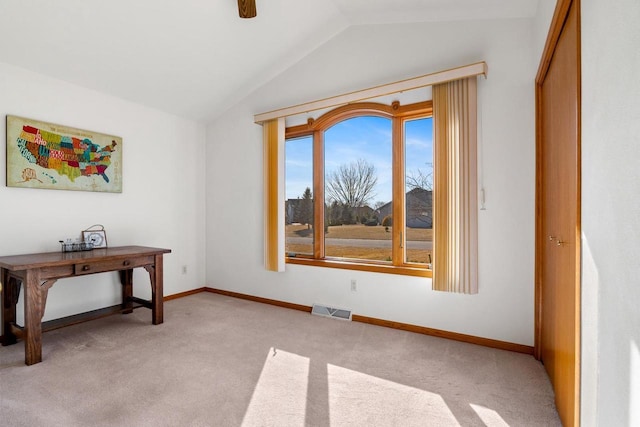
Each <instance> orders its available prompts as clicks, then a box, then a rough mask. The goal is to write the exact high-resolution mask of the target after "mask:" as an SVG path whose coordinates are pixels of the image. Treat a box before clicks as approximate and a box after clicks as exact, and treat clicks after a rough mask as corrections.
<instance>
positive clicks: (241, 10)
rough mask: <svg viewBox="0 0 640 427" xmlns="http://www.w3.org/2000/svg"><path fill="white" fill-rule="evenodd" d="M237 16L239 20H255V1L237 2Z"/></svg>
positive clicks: (240, 0) (241, 0)
mask: <svg viewBox="0 0 640 427" xmlns="http://www.w3.org/2000/svg"><path fill="white" fill-rule="evenodd" d="M238 14H239V15H240V18H255V16H256V15H257V12H256V0H238Z"/></svg>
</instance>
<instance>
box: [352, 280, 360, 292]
mask: <svg viewBox="0 0 640 427" xmlns="http://www.w3.org/2000/svg"><path fill="white" fill-rule="evenodd" d="M357 290H358V285H357V282H356V280H355V279H351V292H356V291H357Z"/></svg>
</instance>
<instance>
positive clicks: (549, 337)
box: [536, 1, 580, 426]
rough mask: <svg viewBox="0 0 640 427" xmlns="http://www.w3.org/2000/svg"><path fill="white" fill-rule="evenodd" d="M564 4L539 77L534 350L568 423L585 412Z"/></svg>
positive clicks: (573, 31)
mask: <svg viewBox="0 0 640 427" xmlns="http://www.w3.org/2000/svg"><path fill="white" fill-rule="evenodd" d="M560 3H565V4H567V6H568V7H567V8H566V9H565V18H566V19H564V20H562V21H561V22H560V23H559V24H560V25H562V26H561V30H560V32H559V34H558V35H557V43H556V44H555V49H554V50H553V53H552V56H551V59H550V62H549V63H548V69H547V70H546V73H543V74H542V79H540V74H539V79H538V82H537V83H538V87H537V107H538V111H537V121H538V124H537V126H538V127H537V129H538V152H537V156H538V171H537V173H538V180H537V212H536V215H537V232H536V276H537V280H536V281H537V283H536V284H537V301H536V304H537V319H536V320H537V322H536V323H537V330H536V355H537V356H538V357H539V358H540V359H541V360H542V363H544V366H545V369H546V370H547V372H548V374H549V377H550V379H551V383H552V384H553V388H554V391H555V395H556V406H557V408H558V413H559V415H560V418H561V419H562V422H563V424H564V425H565V426H574V425H579V414H580V407H579V401H580V399H579V397H580V363H579V361H580V178H579V176H580V31H579V10H580V9H579V2H578V1H572V2H560ZM559 7H561V5H560V6H559ZM556 13H558V10H557V11H556ZM554 21H555V17H554ZM552 31H553V28H552Z"/></svg>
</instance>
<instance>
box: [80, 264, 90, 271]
mask: <svg viewBox="0 0 640 427" xmlns="http://www.w3.org/2000/svg"><path fill="white" fill-rule="evenodd" d="M90 269H91V267H90V266H88V265H83V266H82V271H89V270H90Z"/></svg>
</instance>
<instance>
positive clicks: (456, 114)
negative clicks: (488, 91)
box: [254, 62, 487, 294]
mask: <svg viewBox="0 0 640 427" xmlns="http://www.w3.org/2000/svg"><path fill="white" fill-rule="evenodd" d="M486 74H487V66H486V64H485V63H484V62H479V63H476V64H471V65H468V66H464V67H458V68H454V69H451V70H446V71H442V72H439V73H433V74H428V75H424V76H421V77H416V78H413V79H407V80H402V81H398V82H395V83H390V84H387V85H382V86H377V87H375V88H369V89H365V90H362V91H356V92H351V93H348V94H343V95H338V96H335V97H331V98H325V99H323V100H319V101H312V102H307V103H304V104H299V105H296V106H293V107H286V108H281V109H278V110H273V111H270V112H266V113H261V114H257V115H255V116H254V120H255V122H256V123H259V124H261V125H262V127H263V143H264V146H263V149H264V197H265V198H264V202H265V209H264V213H265V217H264V220H265V236H264V243H265V251H264V254H265V268H266V269H267V270H269V271H278V272H282V271H285V260H286V262H289V263H298V264H309V265H318V266H330V267H338V268H347V269H355V270H367V271H377V272H386V273H398V274H409V275H416V276H423V277H432V278H433V280H432V281H431V283H432V287H433V290H438V291H446V292H459V293H468V294H474V293H477V292H478V212H477V211H478V200H477V198H478V194H477V193H478V182H477V146H476V143H477V79H476V77H477V76H479V75H485V76H486ZM427 86H430V87H431V90H432V100H433V101H432V102H431V101H430V102H424V103H418V104H413V105H407V106H400V105H399V103H398V102H394V103H393V104H391V105H382V104H376V103H359V104H354V103H355V102H358V101H359V100H362V99H371V98H374V97H376V96H378V97H385V96H386V95H388V94H396V93H400V92H402V93H406V92H405V91H407V90H412V89H419V88H423V87H427ZM337 105H342V107H339V108H336V109H335V110H333V111H331V112H329V113H327V114H325V115H323V116H321V117H320V118H318V119H317V120H315V121H314V120H313V119H309V120H308V122H307V124H306V125H300V126H291V127H289V128H288V129H285V117H293V116H296V115H299V114H304V113H305V112H309V111H317V110H322V109H325V108H330V107H334V106H337ZM367 117H373V118H386V119H387V121H386V123H388V121H389V120H390V121H391V135H390V140H391V143H390V144H391V175H392V180H391V194H392V196H391V200H390V202H386V203H385V202H384V201H383V200H380V202H381V204H378V205H376V204H375V202H374V206H373V208H372V207H371V206H368V207H369V208H370V209H373V210H374V211H375V213H376V214H378V218H377V221H379V222H380V225H382V226H383V227H387V228H386V229H385V233H390V238H386V239H383V238H373V236H369V238H368V239H367V238H366V236H364V235H363V234H361V235H359V236H356V237H355V238H354V237H353V235H351V236H350V237H348V238H345V236H344V235H343V236H342V237H338V236H337V235H333V238H334V240H330V239H328V238H327V237H326V235H327V234H328V233H329V227H330V226H331V221H332V219H333V220H338V221H342V222H343V225H344V221H345V220H347V221H355V218H356V217H357V218H358V219H359V221H360V224H362V217H363V216H364V217H365V224H366V223H367V222H368V221H369V220H371V215H370V214H371V212H370V211H368V210H367V209H364V210H363V209H361V208H363V206H364V202H363V200H368V201H369V202H370V201H371V200H370V199H371V198H367V197H360V198H358V197H355V196H354V198H353V199H351V200H352V201H351V202H350V201H349V200H350V199H348V198H346V199H340V198H338V197H336V196H335V194H334V193H333V192H334V191H335V190H336V187H335V186H331V184H330V180H331V179H332V178H333V177H334V176H335V174H334V173H333V172H332V171H331V170H330V168H331V164H330V163H327V162H326V158H325V157H326V151H327V146H329V147H330V146H331V140H332V136H331V133H332V131H331V128H332V127H333V126H336V125H338V124H340V123H341V122H346V123H345V125H346V124H356V122H357V121H358V120H354V121H352V122H347V121H348V120H350V119H352V118H365V119H366V118H367ZM421 127H422V128H424V129H431V132H432V133H433V143H432V147H431V148H429V147H428V144H424V143H423V144H420V141H417V140H415V138H414V137H415V135H421V133H420V131H419V129H420V128H421ZM336 129H339V128H336ZM382 133H384V132H382ZM387 133H388V131H387ZM334 137H335V135H334ZM285 138H286V140H288V141H289V142H288V143H286V142H285ZM294 141H298V142H299V143H300V144H303V142H302V141H306V143H307V144H310V145H311V148H310V149H309V148H308V146H307V148H306V152H307V153H309V151H311V155H310V156H309V155H308V154H307V158H306V160H303V161H302V162H301V163H302V164H304V163H305V161H306V163H307V164H308V163H309V162H311V163H312V168H311V176H312V178H311V181H310V182H311V186H312V187H311V186H307V187H305V188H304V192H303V193H302V195H301V196H300V195H296V197H295V198H296V199H299V200H300V202H291V203H289V205H291V206H292V207H291V210H290V212H291V215H290V216H289V218H288V219H286V218H285V209H286V208H287V207H289V205H287V203H286V201H285V200H286V199H285V172H284V169H285V167H284V166H285V144H287V145H289V146H290V147H292V143H294ZM327 141H329V142H327ZM356 142H357V141H352V143H351V144H352V148H354V147H357V144H356ZM385 144H386V145H388V143H384V142H382V143H380V144H379V146H380V147H384V146H385ZM344 145H345V146H349V144H348V143H347V144H344ZM414 145H415V147H413V146H414ZM420 145H422V147H420ZM338 146H343V144H339V145H338ZM414 149H417V150H423V152H424V156H423V155H422V154H421V153H420V151H418V154H414V151H413V150H414ZM302 151H304V150H302ZM289 152H290V153H292V152H293V151H292V150H289ZM360 152H362V153H366V155H367V158H363V159H360V158H358V159H357V160H353V159H350V158H348V157H346V156H344V157H340V156H339V155H337V156H334V157H331V156H332V155H333V154H332V153H330V155H329V159H331V158H334V159H338V160H345V161H346V165H347V166H346V169H345V170H346V171H347V172H348V171H349V170H351V169H353V170H356V171H357V170H364V171H366V170H368V166H367V162H368V161H371V160H370V159H369V157H370V156H372V155H373V152H372V151H371V150H368V149H363V150H360ZM429 152H432V155H431V156H430V155H429ZM356 154H357V150H356ZM414 156H415V157H414ZM309 157H310V159H311V160H309ZM416 158H417V159H418V161H419V164H418V166H415V165H412V161H414V160H416ZM368 159H369V160H368ZM425 159H426V161H425ZM297 160H298V159H295V158H293V157H290V158H289V163H290V164H293V163H294V162H295V161H297ZM429 160H431V161H429ZM423 161H425V163H424V165H423V164H422V162H423ZM349 165H352V166H349ZM415 167H417V168H418V169H415V170H414V169H413V168H415ZM421 167H422V168H423V170H422V171H421V170H420V168H421ZM325 169H327V171H326V172H325ZM383 169H384V168H383ZM337 170H338V172H341V169H340V168H339V167H338V169H337ZM347 175H348V174H347ZM431 177H432V180H431ZM377 178H378V176H377V174H376V180H375V183H373V187H376V186H377V185H378V179H377ZM306 180H307V182H309V179H308V175H307V178H306ZM302 181H304V179H302ZM381 181H383V180H381ZM416 182H418V183H422V184H419V185H418V186H412V184H415V183H416ZM429 186H431V187H432V188H431V189H429ZM307 189H308V191H307ZM292 191H295V190H292ZM325 193H326V194H325ZM291 194H293V193H291ZM296 194H299V190H298V192H297V193H296ZM429 195H430V198H429ZM325 196H327V197H325ZM309 200H310V201H311V203H309ZM354 200H355V202H354ZM358 200H359V202H358ZM303 201H304V203H303ZM334 202H335V203H334ZM295 204H299V205H304V206H309V205H311V206H312V207H311V210H312V211H313V215H312V218H311V219H306V220H302V221H303V222H300V221H301V219H300V218H301V215H300V214H298V217H297V218H298V220H297V221H296V220H295V219H294V218H293V215H295V213H296V210H295V207H294V206H293V205H295ZM385 205H386V206H385ZM345 206H347V207H348V211H347V213H345V212H344V207H345ZM383 207H385V209H387V210H388V212H390V214H389V215H385V216H388V218H387V220H386V221H385V218H384V217H382V218H380V213H384V211H383V209H382V208H383ZM333 208H336V209H335V210H334V209H333ZM301 209H306V208H301ZM298 212H300V211H298ZM309 221H311V223H309ZM418 222H420V223H425V224H426V223H429V222H430V223H431V227H432V230H433V232H432V233H431V236H429V235H428V233H424V234H423V236H422V237H419V236H417V235H416V233H412V231H414V230H415V228H419V227H415V224H416V223H418ZM372 223H373V220H372ZM383 223H384V224H383ZM385 224H386V225H385ZM347 225H357V224H347ZM286 226H290V227H289V231H290V232H289V233H288V234H287V230H286V228H285V227H286ZM294 226H296V227H298V228H297V229H295V228H294ZM305 226H306V231H305V230H304V227H305ZM345 229H346V228H345ZM361 229H363V228H361ZM336 231H337V230H336ZM343 234H344V233H343ZM302 235H304V236H302ZM298 237H302V238H306V240H302V241H301V242H300V241H298V242H296V241H294V238H298ZM385 237H386V235H385ZM340 238H342V239H344V240H342V241H340V240H338V239H340ZM345 240H347V241H346V242H345ZM381 240H382V241H384V240H387V241H389V243H386V242H383V243H385V244H390V245H391V255H390V256H389V254H388V251H387V252H386V257H385V255H384V252H382V255H381V254H380V253H378V254H376V255H373V256H371V254H368V255H369V256H363V255H362V254H359V251H360V249H355V248H356V247H364V251H365V252H366V251H367V250H370V249H372V248H377V249H379V247H381V246H382V243H380V242H378V241H381ZM430 242H431V243H430ZM338 243H341V244H342V246H350V248H349V249H348V250H344V249H336V248H334V247H331V246H339V245H338ZM296 244H298V245H301V246H299V247H296V246H295V245H296ZM285 246H287V247H288V249H289V251H288V255H287V254H286V253H285ZM341 251H342V252H341ZM381 257H382V258H384V259H380V258H381ZM372 258H373V259H372Z"/></svg>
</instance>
